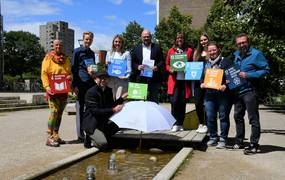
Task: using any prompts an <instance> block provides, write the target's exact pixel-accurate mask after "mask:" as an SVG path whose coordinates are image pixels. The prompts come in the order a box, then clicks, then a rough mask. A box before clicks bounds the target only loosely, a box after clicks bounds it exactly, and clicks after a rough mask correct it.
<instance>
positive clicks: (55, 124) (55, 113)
mask: <svg viewBox="0 0 285 180" xmlns="http://www.w3.org/2000/svg"><path fill="white" fill-rule="evenodd" d="M67 97H68V95H67V94H60V95H53V96H50V97H49V99H48V103H49V109H50V116H49V119H48V130H47V133H48V135H49V136H52V134H53V133H56V134H57V133H58V131H59V127H60V123H61V118H62V113H63V110H64V108H65V106H66V104H67Z"/></svg>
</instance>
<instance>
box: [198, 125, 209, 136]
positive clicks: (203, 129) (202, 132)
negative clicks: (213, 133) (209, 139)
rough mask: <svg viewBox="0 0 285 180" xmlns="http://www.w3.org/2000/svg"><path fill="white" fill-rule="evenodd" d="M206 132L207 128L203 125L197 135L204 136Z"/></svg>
mask: <svg viewBox="0 0 285 180" xmlns="http://www.w3.org/2000/svg"><path fill="white" fill-rule="evenodd" d="M207 132H208V127H207V126H206V125H203V126H202V128H201V130H200V131H199V133H201V134H205V133H207Z"/></svg>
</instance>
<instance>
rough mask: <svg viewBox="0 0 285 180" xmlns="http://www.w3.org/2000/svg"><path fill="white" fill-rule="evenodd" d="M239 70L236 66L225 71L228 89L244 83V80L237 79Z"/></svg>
mask: <svg viewBox="0 0 285 180" xmlns="http://www.w3.org/2000/svg"><path fill="white" fill-rule="evenodd" d="M239 73H240V68H239V66H238V65H232V66H230V67H229V68H227V69H226V70H225V75H226V80H228V81H229V83H228V87H229V89H235V88H237V87H239V86H240V85H242V84H243V83H244V79H241V78H240V77H239Z"/></svg>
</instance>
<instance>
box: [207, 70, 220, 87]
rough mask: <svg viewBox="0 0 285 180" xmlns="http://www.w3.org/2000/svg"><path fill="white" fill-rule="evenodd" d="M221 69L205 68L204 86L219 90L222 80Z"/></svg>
mask: <svg viewBox="0 0 285 180" xmlns="http://www.w3.org/2000/svg"><path fill="white" fill-rule="evenodd" d="M223 74H224V70H223V69H211V68H210V69H206V73H205V79H204V84H205V87H206V88H210V89H217V90H219V89H220V88H221V85H222V80H223Z"/></svg>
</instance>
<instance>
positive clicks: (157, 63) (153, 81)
mask: <svg viewBox="0 0 285 180" xmlns="http://www.w3.org/2000/svg"><path fill="white" fill-rule="evenodd" d="M141 39H142V44H140V45H138V46H137V47H136V48H135V49H134V50H133V52H132V77H131V81H132V82H137V83H146V84H148V92H149V98H148V100H150V101H153V102H156V103H158V93H159V92H158V89H159V87H160V84H161V81H162V77H161V76H162V73H161V71H162V69H163V68H164V67H163V66H164V61H163V54H162V49H161V47H160V46H159V45H158V44H155V43H152V42H151V33H150V31H149V30H146V29H145V30H143V32H142V34H141ZM146 61H148V62H149V61H154V66H153V67H152V71H153V75H152V77H145V76H141V71H143V70H144V68H145V65H144V64H143V63H144V62H146Z"/></svg>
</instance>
